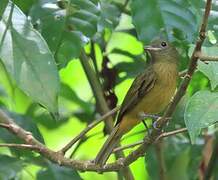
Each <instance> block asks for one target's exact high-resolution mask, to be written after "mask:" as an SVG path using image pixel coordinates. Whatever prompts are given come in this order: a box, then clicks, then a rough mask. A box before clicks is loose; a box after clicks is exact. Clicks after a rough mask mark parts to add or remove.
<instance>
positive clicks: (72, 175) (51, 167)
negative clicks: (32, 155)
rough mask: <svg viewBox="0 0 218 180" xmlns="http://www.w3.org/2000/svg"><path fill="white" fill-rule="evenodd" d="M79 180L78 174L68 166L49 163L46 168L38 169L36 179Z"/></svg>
mask: <svg viewBox="0 0 218 180" xmlns="http://www.w3.org/2000/svg"><path fill="white" fill-rule="evenodd" d="M48 179H52V180H61V179H63V180H72V179H73V180H80V179H81V178H80V176H79V174H78V173H77V172H76V171H75V170H73V169H70V168H66V167H61V166H58V165H56V164H52V163H49V164H48V167H47V169H46V170H40V171H39V172H38V174H37V180H48Z"/></svg>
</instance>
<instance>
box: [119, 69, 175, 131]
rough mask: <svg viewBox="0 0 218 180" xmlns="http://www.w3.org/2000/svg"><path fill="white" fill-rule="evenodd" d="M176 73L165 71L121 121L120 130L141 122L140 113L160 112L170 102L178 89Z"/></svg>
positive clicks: (127, 129)
mask: <svg viewBox="0 0 218 180" xmlns="http://www.w3.org/2000/svg"><path fill="white" fill-rule="evenodd" d="M176 76H177V74H176V73H174V74H173V73H170V72H169V75H168V76H167V75H166V73H164V72H163V75H162V74H161V73H160V74H159V78H158V79H157V81H156V82H155V85H154V87H153V88H152V89H151V90H150V92H148V93H147V94H146V95H145V96H144V97H143V98H142V99H141V100H140V101H139V103H138V104H137V105H136V106H135V107H133V108H132V110H131V111H129V112H128V113H126V114H125V115H124V116H123V118H122V121H121V123H120V130H122V131H123V133H126V132H128V131H129V130H130V129H132V128H133V127H134V126H135V125H137V124H138V123H140V122H141V120H140V119H139V113H141V112H144V113H145V114H158V113H160V112H161V111H163V110H164V109H165V108H166V106H167V105H168V104H169V102H170V100H171V98H172V97H173V95H174V93H175V90H176V79H177V78H176Z"/></svg>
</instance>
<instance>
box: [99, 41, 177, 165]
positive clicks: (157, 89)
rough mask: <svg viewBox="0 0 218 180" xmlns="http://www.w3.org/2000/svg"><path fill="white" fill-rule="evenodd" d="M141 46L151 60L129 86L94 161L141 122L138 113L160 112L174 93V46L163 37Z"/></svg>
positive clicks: (101, 159)
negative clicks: (113, 124)
mask: <svg viewBox="0 0 218 180" xmlns="http://www.w3.org/2000/svg"><path fill="white" fill-rule="evenodd" d="M145 50H146V51H148V52H149V53H150V56H151V63H150V65H149V66H148V67H147V68H146V69H145V71H144V72H143V73H141V74H139V75H138V76H137V77H136V78H135V80H134V81H133V83H132V85H131V87H130V88H129V90H128V92H127V94H126V96H125V98H124V101H123V103H122V105H121V109H120V112H119V114H118V117H117V122H116V125H115V127H114V129H113V131H112V133H111V134H110V136H109V137H108V139H107V140H106V142H105V144H104V145H103V147H102V148H101V150H100V152H99V153H98V155H97V157H96V159H95V163H96V164H100V165H103V164H105V163H106V161H107V159H108V158H109V156H110V154H111V153H112V151H113V149H114V147H115V146H116V145H117V143H118V142H119V140H120V139H121V137H122V136H123V135H124V134H125V133H127V132H128V131H130V130H131V129H132V128H133V127H134V126H135V125H137V124H138V123H140V122H141V120H140V119H139V114H140V113H142V112H143V113H145V114H157V113H160V112H161V111H163V110H164V108H165V107H166V106H167V105H168V104H169V102H170V100H171V98H172V96H173V94H174V93H175V90H176V84H177V77H178V69H177V66H178V52H177V51H176V49H175V48H174V47H173V46H172V45H171V44H169V43H168V42H166V41H163V40H155V41H153V42H152V43H151V44H150V46H147V47H145Z"/></svg>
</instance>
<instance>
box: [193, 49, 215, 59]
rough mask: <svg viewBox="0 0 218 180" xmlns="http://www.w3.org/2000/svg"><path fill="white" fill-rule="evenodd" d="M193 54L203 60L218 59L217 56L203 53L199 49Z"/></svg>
mask: <svg viewBox="0 0 218 180" xmlns="http://www.w3.org/2000/svg"><path fill="white" fill-rule="evenodd" d="M195 56H196V57H198V58H199V59H200V60H201V61H203V62H209V61H218V56H209V55H205V54H203V53H202V52H200V51H198V52H196V53H195Z"/></svg>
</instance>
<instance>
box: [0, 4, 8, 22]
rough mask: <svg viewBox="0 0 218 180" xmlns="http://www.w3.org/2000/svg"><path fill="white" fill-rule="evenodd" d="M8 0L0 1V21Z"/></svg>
mask: <svg viewBox="0 0 218 180" xmlns="http://www.w3.org/2000/svg"><path fill="white" fill-rule="evenodd" d="M7 4H8V0H2V1H1V5H0V20H1V19H2V15H3V13H4V11H5V9H6V7H7Z"/></svg>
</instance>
